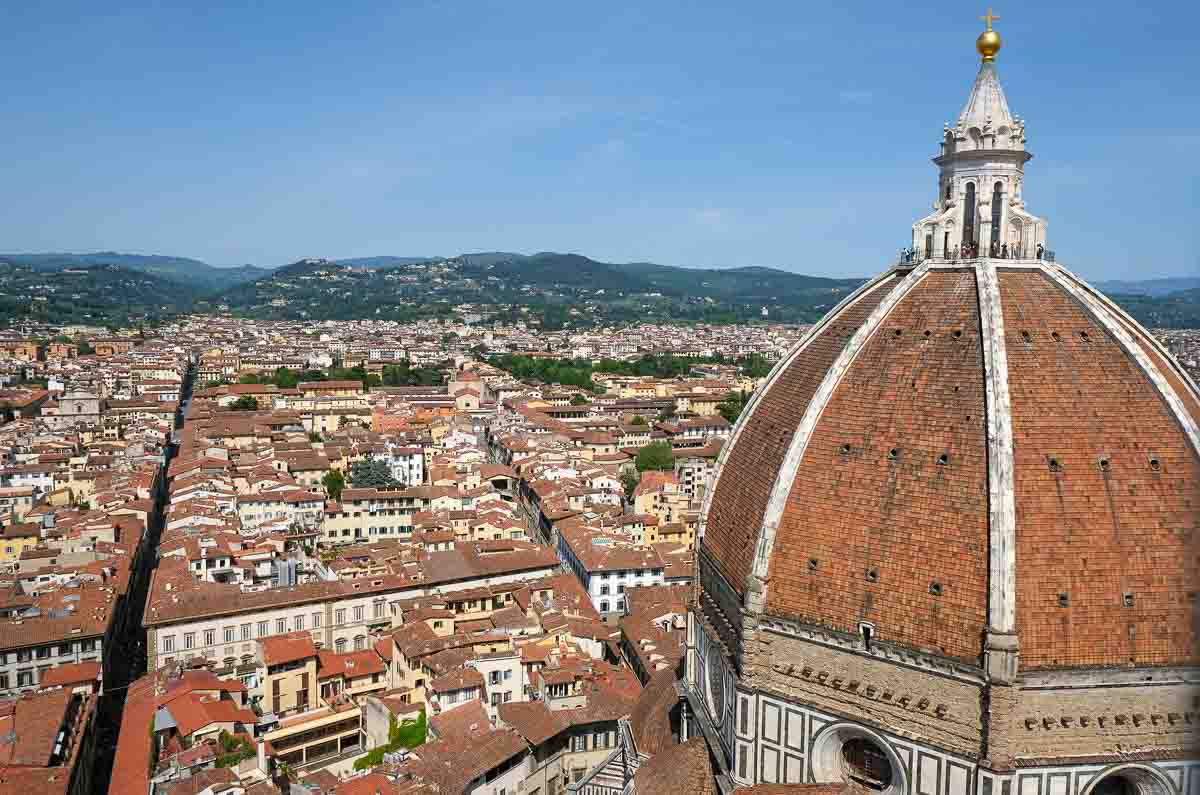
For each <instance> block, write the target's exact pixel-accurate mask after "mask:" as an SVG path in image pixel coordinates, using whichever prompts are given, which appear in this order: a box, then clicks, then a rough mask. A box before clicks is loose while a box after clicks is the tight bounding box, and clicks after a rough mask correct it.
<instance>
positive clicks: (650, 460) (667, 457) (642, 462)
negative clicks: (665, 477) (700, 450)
mask: <svg viewBox="0 0 1200 795" xmlns="http://www.w3.org/2000/svg"><path fill="white" fill-rule="evenodd" d="M674 468H675V454H674V453H673V452H672V451H671V445H670V444H668V443H667V442H655V443H654V444H648V445H646V446H645V447H643V448H642V449H641V450H638V454H637V469H638V472H645V471H646V470H654V469H657V470H671V469H674Z"/></svg>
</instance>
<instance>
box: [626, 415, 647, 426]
mask: <svg viewBox="0 0 1200 795" xmlns="http://www.w3.org/2000/svg"><path fill="white" fill-rule="evenodd" d="M629 424H630V425H645V424H646V418H645V417H643V416H642V415H641V414H634V415H633V419H632V420H630V421H629Z"/></svg>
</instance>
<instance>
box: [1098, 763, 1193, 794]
mask: <svg viewBox="0 0 1200 795" xmlns="http://www.w3.org/2000/svg"><path fill="white" fill-rule="evenodd" d="M1085 792H1086V794H1087V795H1173V794H1174V792H1175V787H1174V786H1173V785H1172V784H1171V783H1170V782H1169V781H1168V780H1167V778H1166V777H1165V776H1164V775H1163V774H1162V773H1160V772H1159V771H1158V770H1156V769H1154V768H1153V767H1150V766H1148V765H1122V766H1120V767H1115V768H1109V769H1108V770H1107V771H1101V773H1100V775H1098V776H1097V777H1096V778H1095V779H1094V781H1093V783H1092V785H1091V786H1090V787H1089V788H1088V789H1087V790H1085Z"/></svg>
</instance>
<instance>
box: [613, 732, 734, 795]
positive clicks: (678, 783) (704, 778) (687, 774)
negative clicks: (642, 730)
mask: <svg viewBox="0 0 1200 795" xmlns="http://www.w3.org/2000/svg"><path fill="white" fill-rule="evenodd" d="M633 791H634V792H635V793H636V794H637V795H716V793H717V792H718V790H717V783H716V780H715V779H714V778H713V771H712V763H711V762H710V761H709V758H708V746H707V745H705V743H704V738H703V737H693V738H692V739H690V740H688V741H687V742H686V743H684V744H683V745H674V746H671V747H670V748H667V749H666V750H664V751H662V752H661V753H659V754H656V755H655V756H653V757H651V759H650V761H649V762H647V763H646V764H644V765H642V766H641V767H640V768H638V771H637V773H635V774H634V777H633Z"/></svg>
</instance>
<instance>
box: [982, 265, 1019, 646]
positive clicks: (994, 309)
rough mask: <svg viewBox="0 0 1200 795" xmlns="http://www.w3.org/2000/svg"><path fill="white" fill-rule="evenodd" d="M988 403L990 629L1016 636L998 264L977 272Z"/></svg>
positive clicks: (1013, 510) (1013, 509) (1013, 512)
mask: <svg viewBox="0 0 1200 795" xmlns="http://www.w3.org/2000/svg"><path fill="white" fill-rule="evenodd" d="M975 283H976V287H977V289H978V291H979V322H980V327H981V328H980V331H981V335H982V340H981V341H982V343H983V344H982V347H983V383H984V390H985V394H986V400H987V450H988V458H987V468H988V628H989V629H990V630H991V631H992V632H998V633H1002V634H1011V633H1013V632H1014V630H1015V628H1016V623H1017V566H1016V559H1017V506H1016V497H1015V493H1014V492H1015V486H1014V483H1013V439H1012V404H1011V402H1010V399H1009V394H1008V348H1007V347H1006V345H1005V341H1004V310H1003V307H1002V306H1001V305H1000V280H999V278H998V277H997V275H996V268H995V264H994V262H993V261H992V260H984V261H982V262H980V263H979V265H978V266H977V267H976V268H975Z"/></svg>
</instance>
